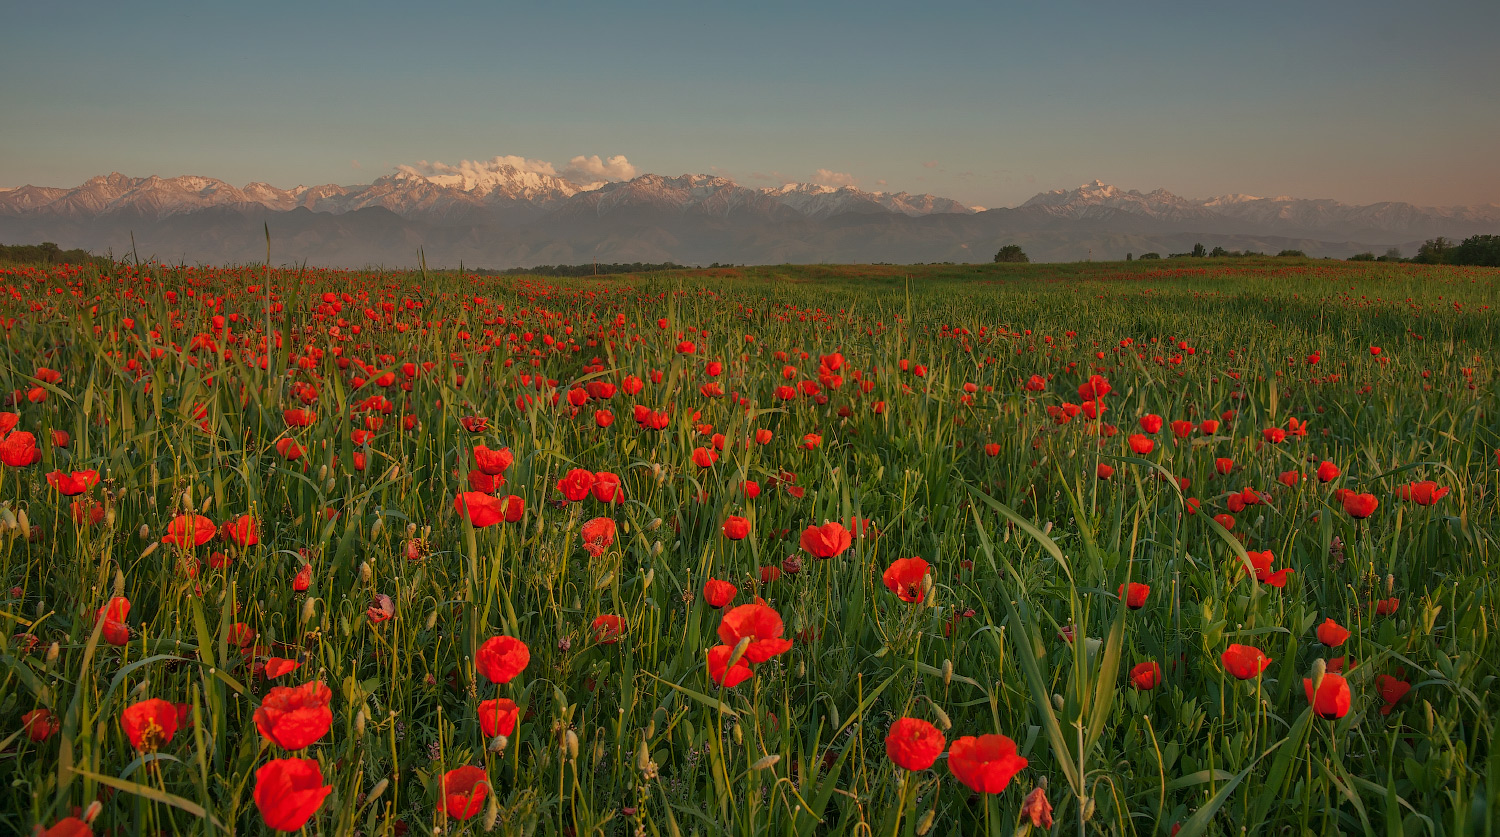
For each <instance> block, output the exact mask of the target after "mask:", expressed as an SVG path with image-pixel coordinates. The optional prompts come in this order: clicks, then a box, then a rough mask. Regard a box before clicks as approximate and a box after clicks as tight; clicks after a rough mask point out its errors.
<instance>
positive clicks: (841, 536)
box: [800, 520, 854, 558]
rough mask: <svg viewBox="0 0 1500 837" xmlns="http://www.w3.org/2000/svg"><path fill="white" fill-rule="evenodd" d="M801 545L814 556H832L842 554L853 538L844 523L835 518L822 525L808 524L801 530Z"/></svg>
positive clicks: (852, 541)
mask: <svg viewBox="0 0 1500 837" xmlns="http://www.w3.org/2000/svg"><path fill="white" fill-rule="evenodd" d="M800 543H801V546H802V548H803V550H805V551H806V552H807V553H808V554H809V555H811V556H812V557H814V558H832V557H834V556H836V555H842V554H844V551H845V550H847V549H848V548H849V546H850V545H851V544H853V543H854V538H853V537H852V536H851V535H850V534H849V530H848V529H845V528H844V524H842V523H840V522H838V521H837V520H833V521H829V522H828V523H824V524H823V525H822V526H809V527H807V528H806V529H804V530H802V538H801V541H800Z"/></svg>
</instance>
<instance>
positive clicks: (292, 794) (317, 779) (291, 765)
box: [254, 759, 333, 831]
mask: <svg viewBox="0 0 1500 837" xmlns="http://www.w3.org/2000/svg"><path fill="white" fill-rule="evenodd" d="M330 793H333V788H332V787H329V786H325V785H324V784H323V770H322V768H320V767H319V766H318V761H317V759H272V760H271V761H268V762H266V763H265V764H264V765H263V766H262V767H261V768H260V769H259V770H257V771H255V793H254V797H255V807H256V808H258V809H260V818H261V819H262V820H264V821H265V824H266V826H267V827H268V828H273V829H275V830H277V831H297V830H300V829H301V828H302V827H303V826H304V825H306V824H307V821H308V820H310V819H312V815H313V814H315V813H317V811H318V807H319V806H321V805H322V804H323V800H324V799H325V798H327V796H328V794H330Z"/></svg>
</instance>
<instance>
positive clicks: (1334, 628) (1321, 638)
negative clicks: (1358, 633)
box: [1318, 619, 1350, 648]
mask: <svg viewBox="0 0 1500 837" xmlns="http://www.w3.org/2000/svg"><path fill="white" fill-rule="evenodd" d="M1349 637H1350V633H1349V630H1348V629H1347V628H1345V627H1344V626H1343V625H1340V624H1339V623H1337V622H1335V621H1333V620H1332V619H1324V620H1323V624H1321V625H1319V626H1318V642H1321V643H1323V644H1324V645H1326V646H1328V647H1329V648H1337V647H1339V646H1340V645H1343V644H1344V642H1345V641H1346V640H1348V639H1349Z"/></svg>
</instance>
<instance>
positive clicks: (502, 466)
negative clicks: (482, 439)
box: [474, 445, 515, 477]
mask: <svg viewBox="0 0 1500 837" xmlns="http://www.w3.org/2000/svg"><path fill="white" fill-rule="evenodd" d="M513 462H515V456H514V455H513V454H511V452H510V448H500V449H499V450H490V449H489V448H487V447H485V446H484V445H475V446H474V467H475V468H478V469H479V470H481V471H483V472H484V473H486V474H489V475H490V476H492V477H494V476H499V475H501V474H503V473H505V471H506V469H508V468H509V467H510V466H511V463H513Z"/></svg>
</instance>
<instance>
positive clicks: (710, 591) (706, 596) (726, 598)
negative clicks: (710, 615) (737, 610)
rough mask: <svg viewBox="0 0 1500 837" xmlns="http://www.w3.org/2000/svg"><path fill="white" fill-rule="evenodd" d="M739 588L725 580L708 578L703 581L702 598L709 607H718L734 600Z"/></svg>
mask: <svg viewBox="0 0 1500 837" xmlns="http://www.w3.org/2000/svg"><path fill="white" fill-rule="evenodd" d="M737 593H739V589H738V588H736V587H735V586H734V585H733V584H730V583H729V582H727V581H720V580H719V579H717V578H710V579H709V580H708V581H705V582H703V600H704V601H706V602H708V605H709V607H714V608H720V607H723V606H724V605H727V604H729V603H730V602H732V601H734V597H735V595H736V594H737Z"/></svg>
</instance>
